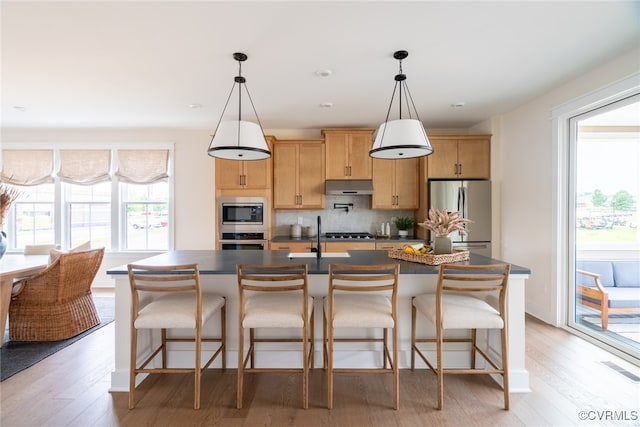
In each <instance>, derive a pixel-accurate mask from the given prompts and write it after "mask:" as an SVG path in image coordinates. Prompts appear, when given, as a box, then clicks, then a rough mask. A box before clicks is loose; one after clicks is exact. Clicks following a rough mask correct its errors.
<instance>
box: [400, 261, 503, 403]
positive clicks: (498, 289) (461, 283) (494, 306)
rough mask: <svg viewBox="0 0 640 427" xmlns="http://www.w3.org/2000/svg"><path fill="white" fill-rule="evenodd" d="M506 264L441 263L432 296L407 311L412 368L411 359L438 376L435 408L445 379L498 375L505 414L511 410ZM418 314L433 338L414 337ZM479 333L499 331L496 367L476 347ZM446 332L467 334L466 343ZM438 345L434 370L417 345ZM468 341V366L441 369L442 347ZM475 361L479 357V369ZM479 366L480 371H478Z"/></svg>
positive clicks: (415, 301) (416, 301)
mask: <svg viewBox="0 0 640 427" xmlns="http://www.w3.org/2000/svg"><path fill="white" fill-rule="evenodd" d="M510 269H511V266H510V265H509V264H491V265H465V264H441V265H440V267H439V273H438V285H437V289H436V292H435V293H425V294H422V295H418V296H415V297H414V298H413V303H412V312H411V369H414V367H415V355H416V354H418V355H419V356H420V358H421V359H422V360H423V361H424V362H425V363H426V364H427V366H428V367H429V368H430V369H431V370H432V371H433V372H434V373H435V374H436V375H437V377H438V380H437V383H438V390H437V392H438V393H437V394H438V406H437V408H438V409H442V401H443V398H444V374H464V375H469V374H483V375H487V374H489V375H494V374H498V375H500V376H501V377H502V386H503V393H504V409H509V370H508V366H509V365H508V359H507V310H506V294H507V283H508V281H509V271H510ZM417 313H421V314H422V316H423V317H424V318H426V319H427V320H428V321H429V322H430V323H431V324H432V325H435V330H436V337H435V338H417V337H416V326H417ZM478 329H497V330H499V331H500V347H501V349H500V358H501V360H500V362H499V364H498V363H496V362H495V361H493V360H492V358H491V357H489V356H488V355H487V353H486V352H485V351H484V350H483V349H482V348H481V346H479V345H478V342H477V330H478ZM446 330H469V331H471V332H470V334H469V335H468V337H467V338H465V337H462V338H457V337H445V336H444V333H445V331H446ZM421 342H430V343H433V342H435V343H436V354H437V360H436V362H435V366H433V364H432V363H431V362H429V360H428V358H427V357H426V356H425V354H424V352H423V351H422V350H421V349H420V348H419V347H418V345H417V343H421ZM447 342H455V343H460V342H466V343H468V344H469V350H470V360H469V367H468V368H467V367H455V368H453V367H445V366H444V365H445V363H444V360H443V353H444V351H443V350H444V344H445V343H447ZM477 356H481V359H479V360H480V361H482V360H483V359H484V363H482V364H477V362H476V359H477ZM476 365H478V366H476Z"/></svg>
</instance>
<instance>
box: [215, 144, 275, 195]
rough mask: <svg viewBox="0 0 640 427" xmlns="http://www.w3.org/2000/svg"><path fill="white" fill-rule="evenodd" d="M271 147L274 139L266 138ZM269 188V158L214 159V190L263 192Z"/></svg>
mask: <svg viewBox="0 0 640 427" xmlns="http://www.w3.org/2000/svg"><path fill="white" fill-rule="evenodd" d="M266 139H267V144H268V145H269V147H273V141H274V139H275V138H274V137H271V136H267V137H266ZM270 188H271V158H269V159H265V160H240V161H239V160H225V159H216V189H218V190H264V189H270Z"/></svg>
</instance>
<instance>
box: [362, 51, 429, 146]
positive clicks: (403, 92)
mask: <svg viewBox="0 0 640 427" xmlns="http://www.w3.org/2000/svg"><path fill="white" fill-rule="evenodd" d="M407 56H409V52H407V51H406V50H399V51H396V52H395V53H394V54H393V57H394V58H395V59H397V60H398V61H399V63H400V70H399V72H398V74H396V75H395V77H394V80H395V81H396V84H395V86H394V87H393V93H392V94H391V103H390V104H389V109H388V110H387V118H386V119H385V121H384V123H382V124H381V125H380V127H379V128H378V131H377V133H376V138H375V141H374V143H373V147H372V148H371V151H369V156H371V157H374V158H378V159H409V158H412V157H421V156H428V155H429V154H431V153H433V148H431V144H430V143H429V138H428V137H427V132H426V131H425V130H424V127H423V126H422V122H421V121H420V118H419V117H418V111H417V110H416V106H415V104H414V103H413V98H412V97H411V93H409V88H408V87H407V76H406V75H405V74H403V73H402V60H403V59H405V58H406V57H407ZM396 92H398V98H399V100H398V101H399V102H398V104H399V113H400V118H399V119H398V120H391V121H389V114H390V113H391V107H392V106H393V98H395V95H396ZM403 98H404V99H403ZM403 103H406V110H408V115H409V118H405V119H403V118H402V107H403ZM412 108H413V114H412ZM414 116H415V117H414Z"/></svg>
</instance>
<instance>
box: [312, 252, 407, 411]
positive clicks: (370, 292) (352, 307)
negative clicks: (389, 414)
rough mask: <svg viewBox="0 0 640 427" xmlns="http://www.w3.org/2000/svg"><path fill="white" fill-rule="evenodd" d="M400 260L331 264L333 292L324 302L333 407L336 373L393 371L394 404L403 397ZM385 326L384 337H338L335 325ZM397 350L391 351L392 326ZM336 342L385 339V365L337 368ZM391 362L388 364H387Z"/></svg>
mask: <svg viewBox="0 0 640 427" xmlns="http://www.w3.org/2000/svg"><path fill="white" fill-rule="evenodd" d="M399 271H400V265H399V264H384V265H345V264H330V265H329V292H328V295H327V297H325V300H324V306H323V308H324V309H323V331H324V337H323V338H324V344H325V346H324V353H323V354H324V366H325V368H327V406H328V408H329V409H331V408H333V374H334V373H335V372H359V373H378V374H389V373H391V374H392V375H393V402H394V403H393V407H394V409H398V405H399V401H400V376H399V371H398V273H399ZM341 328H367V329H382V337H380V338H343V337H340V338H335V337H334V332H335V329H341ZM389 329H391V330H392V342H393V351H392V352H390V351H389V346H388V344H389V343H388V330H389ZM335 342H374V343H382V367H381V368H339V369H338V368H334V343H335ZM387 363H388V365H387Z"/></svg>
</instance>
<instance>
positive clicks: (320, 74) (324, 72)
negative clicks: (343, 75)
mask: <svg viewBox="0 0 640 427" xmlns="http://www.w3.org/2000/svg"><path fill="white" fill-rule="evenodd" d="M332 73H333V71H331V70H329V69H326V70H318V71H316V76H318V77H329V76H330V75H331V74H332Z"/></svg>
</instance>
